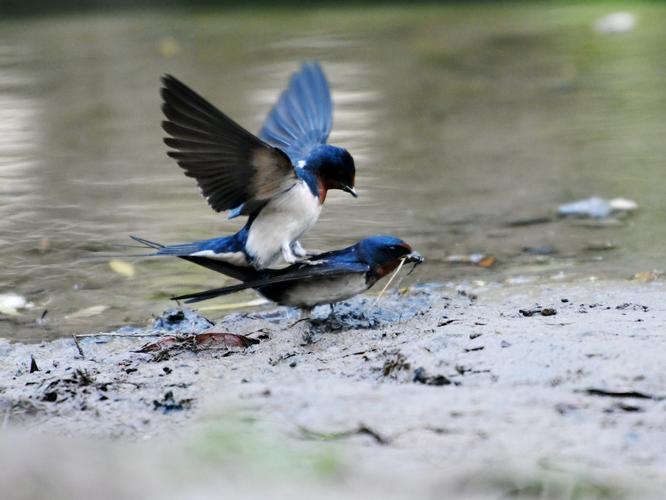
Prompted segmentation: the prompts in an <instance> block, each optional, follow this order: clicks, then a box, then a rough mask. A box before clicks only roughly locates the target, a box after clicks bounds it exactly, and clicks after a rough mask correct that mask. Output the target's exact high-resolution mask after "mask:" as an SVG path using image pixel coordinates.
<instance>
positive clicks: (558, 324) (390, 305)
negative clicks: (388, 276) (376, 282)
mask: <svg viewBox="0 0 666 500" xmlns="http://www.w3.org/2000/svg"><path fill="white" fill-rule="evenodd" d="M664 291H665V290H664V285H663V284H662V283H658V282H657V283H649V284H639V283H631V282H608V281H605V282H604V281H600V282H579V283H573V284H563V283H559V284H545V285H530V286H525V287H500V288H495V289H492V288H488V289H479V290H473V291H472V290H467V291H466V292H464V293H462V294H461V293H459V292H457V291H456V290H453V289H451V288H446V287H442V288H423V289H416V290H411V291H408V292H406V293H404V294H402V295H400V294H398V293H394V294H393V295H391V296H389V297H386V298H385V299H383V300H382V302H381V303H380V305H379V307H378V308H376V309H374V310H372V311H371V312H370V313H368V314H367V315H366V316H362V315H361V314H360V313H359V311H362V310H364V309H367V307H368V304H369V303H370V302H371V300H370V299H369V298H366V299H356V300H353V301H351V302H350V303H348V304H344V305H341V306H340V307H338V308H337V311H336V312H337V316H336V319H332V320H330V321H329V322H327V323H322V324H321V325H318V327H317V330H316V331H315V332H314V339H313V340H314V341H313V342H312V343H310V344H306V343H304V341H303V332H304V330H305V329H306V328H307V326H306V324H305V323H298V324H296V325H293V326H291V327H290V325H291V324H292V323H293V322H294V321H295V317H294V314H293V311H288V310H286V309H277V310H272V311H263V312H257V313H249V314H232V315H229V316H227V317H226V318H224V319H222V320H221V321H220V322H218V323H217V325H216V326H215V328H214V330H215V331H217V332H233V333H237V334H247V333H251V335H250V336H251V337H253V338H258V339H259V340H260V342H259V343H258V344H256V345H252V346H250V347H247V348H245V349H241V348H227V347H225V346H218V347H216V348H214V349H211V348H207V349H200V350H197V351H191V350H182V351H170V352H162V353H159V354H158V353H146V354H142V353H136V352H134V351H136V350H137V349H139V348H140V347H141V346H142V345H143V344H145V343H146V342H149V341H151V340H154V339H149V338H136V337H134V338H133V337H131V336H130V337H128V338H117V337H107V338H105V337H100V338H94V339H93V338H87V339H84V340H82V341H81V347H82V349H83V351H84V354H85V357H84V358H82V357H81V356H80V355H79V353H78V351H77V348H76V346H75V344H74V342H73V340H71V339H64V340H59V341H55V342H51V343H45V344H40V345H26V344H10V343H8V342H6V341H3V343H0V356H1V359H3V361H2V364H1V365H0V380H1V381H2V382H0V415H1V416H2V419H3V422H4V423H3V424H2V429H3V430H2V432H1V433H0V491H5V492H7V491H11V492H12V493H11V494H10V495H9V497H8V498H21V499H23V498H26V499H28V498H30V499H32V498H43V497H44V494H45V491H48V492H49V497H50V498H57V499H59V498H63V499H64V498H72V497H73V496H79V497H80V496H85V495H88V496H90V497H96V498H119V497H127V498H130V497H132V498H137V497H142V498H158V497H160V498H184V497H187V498H195V497H196V498H214V497H218V496H219V492H220V491H221V489H223V490H224V491H225V492H227V493H229V497H231V496H232V494H234V495H240V496H242V497H256V498H265V497H266V496H267V495H269V494H270V496H272V497H280V498H282V497H284V498H287V497H288V498H301V497H302V498H311V497H312V496H313V495H317V496H319V497H322V498H328V497H330V498H339V497H341V496H345V497H356V496H358V497H365V498H369V497H371V498H406V497H414V496H415V495H416V496H420V497H424V498H430V497H432V498H435V497H437V498H451V497H464V498H501V497H502V496H503V495H510V494H514V495H524V496H526V497H530V496H534V497H538V498H624V497H631V498H661V492H663V491H664V488H666V370H664V367H665V366H666V305H665V304H664V300H663V297H664ZM477 295H478V297H477ZM536 304H538V305H539V306H540V308H536V307H535V305H536ZM543 308H546V309H547V308H552V309H554V310H555V311H556V314H554V315H548V316H545V315H542V313H541V311H543ZM521 309H523V310H530V311H532V312H534V311H533V310H534V309H536V312H534V314H533V315H532V316H525V315H524V314H522V313H520V312H519V311H520V310H521ZM530 311H527V313H528V314H529V313H530ZM546 313H548V311H546ZM326 314H327V308H320V309H319V310H318V315H319V316H320V317H324V316H326ZM367 318H370V319H369V320H368V319H367ZM187 323H188V321H187V320H185V321H183V322H182V324H181V323H178V322H176V323H175V324H173V325H170V326H171V327H173V328H176V329H178V328H185V330H187V331H192V327H190V326H186V324H187ZM350 326H352V327H354V328H351V329H349V327H350ZM194 329H195V330H197V331H202V330H203V329H205V322H204V321H200V322H199V323H198V324H197V325H195V327H194ZM144 333H145V332H144ZM130 335H131V334H130ZM31 355H33V356H34V358H35V361H36V363H37V366H38V368H39V371H35V372H34V373H29V368H30V356H31ZM156 359H157V360H156ZM169 392H171V396H168V395H167V393H169ZM109 437H114V438H120V439H116V440H109V439H107V438H109ZM99 438H102V439H101V440H100V439H99ZM225 496H226V495H225ZM3 498H7V497H5V496H3Z"/></svg>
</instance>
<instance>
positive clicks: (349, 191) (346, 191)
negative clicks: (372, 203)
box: [342, 186, 358, 198]
mask: <svg viewBox="0 0 666 500" xmlns="http://www.w3.org/2000/svg"><path fill="white" fill-rule="evenodd" d="M342 190H343V191H344V192H345V193H349V194H350V195H352V196H353V197H354V198H358V195H357V194H356V191H355V190H354V188H353V187H349V186H342Z"/></svg>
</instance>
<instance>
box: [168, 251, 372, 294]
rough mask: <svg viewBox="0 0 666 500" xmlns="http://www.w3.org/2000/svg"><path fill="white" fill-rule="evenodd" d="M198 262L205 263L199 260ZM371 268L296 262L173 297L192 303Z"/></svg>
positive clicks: (355, 264)
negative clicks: (240, 280) (244, 279)
mask: <svg viewBox="0 0 666 500" xmlns="http://www.w3.org/2000/svg"><path fill="white" fill-rule="evenodd" d="M196 263H197V264H200V265H203V264H202V263H201V262H198V261H197V262H196ZM369 270H370V267H369V266H368V265H367V264H362V263H360V262H339V263H330V262H325V263H322V264H317V265H308V264H295V265H294V266H291V267H288V268H286V269H284V270H280V271H276V272H275V273H272V274H271V275H268V274H267V275H266V276H265V277H263V278H260V279H257V280H254V281H247V282H245V283H239V284H237V285H231V286H225V287H222V288H215V289H212V290H206V291H204V292H197V293H190V294H187V295H181V296H179V297H173V300H185V302H186V303H188V304H191V303H192V302H199V301H202V300H207V299H212V298H215V297H219V296H221V295H228V294H230V293H234V292H238V291H240V290H246V289H248V288H262V287H265V286H268V285H274V284H277V283H288V282H295V281H302V280H311V279H317V278H333V277H336V276H343V275H349V274H364V273H366V272H368V271H369ZM225 274H226V273H225Z"/></svg>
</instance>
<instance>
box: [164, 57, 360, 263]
mask: <svg viewBox="0 0 666 500" xmlns="http://www.w3.org/2000/svg"><path fill="white" fill-rule="evenodd" d="M162 83H163V88H162V98H163V101H164V102H163V104H162V110H163V112H164V115H165V116H166V118H167V120H166V121H164V122H163V123H162V127H163V128H164V130H165V131H166V132H167V133H168V134H169V135H170V137H168V138H165V139H164V142H165V144H166V145H167V146H169V147H170V148H172V149H173V151H169V152H168V155H169V156H170V157H171V158H174V159H175V160H176V161H177V162H178V165H180V167H182V168H183V170H185V175H187V176H188V177H193V178H194V179H196V181H197V184H198V185H199V188H200V189H201V193H202V195H203V196H204V197H205V198H206V200H207V201H208V204H209V205H210V206H211V207H212V208H213V210H215V211H217V212H222V211H225V210H231V214H230V215H229V218H234V217H237V216H239V215H246V216H248V221H247V223H246V224H245V226H244V227H243V228H242V229H241V230H240V231H238V232H237V233H236V234H233V235H231V236H226V237H220V238H212V239H208V240H201V241H195V242H193V243H186V244H181V245H170V246H165V247H162V248H160V249H159V250H158V252H157V255H175V256H179V257H183V256H193V257H207V258H210V259H217V260H220V261H223V262H228V263H230V264H233V265H237V266H252V267H254V268H255V269H264V268H267V267H269V266H271V265H274V264H275V263H277V262H278V261H279V258H280V256H281V257H282V258H283V259H284V261H286V262H287V263H289V264H293V263H294V262H296V261H297V260H298V259H300V258H304V257H306V256H307V252H306V251H305V250H304V249H303V247H302V246H301V245H300V243H299V242H298V239H299V238H300V237H301V236H302V235H303V234H304V233H305V232H306V231H307V230H309V229H310V228H311V227H312V226H313V225H314V224H315V222H316V221H317V219H318V218H319V213H320V212H321V207H322V204H323V203H324V200H325V199H326V192H327V191H328V190H329V189H341V190H343V191H346V192H348V193H350V194H351V195H353V196H354V197H356V191H354V177H355V173H356V170H355V165H354V159H353V158H352V156H351V155H350V154H349V152H348V151H347V150H346V149H343V148H339V147H336V146H331V145H328V144H326V140H327V138H328V136H329V133H330V132H331V127H332V124H333V109H332V108H333V106H332V101H331V94H330V90H329V87H328V83H327V81H326V77H325V76H324V73H323V71H322V69H321V67H320V66H319V64H318V63H316V62H311V63H305V64H303V66H302V67H301V69H300V71H299V72H298V73H295V74H294V75H293V76H292V77H291V80H290V82H289V87H288V88H287V90H286V91H284V92H283V93H282V95H281V96H280V98H279V99H278V102H277V103H276V104H275V106H274V107H273V109H272V110H271V112H270V113H269V114H268V117H267V119H266V122H265V124H264V126H263V128H262V130H261V132H260V133H259V137H257V136H255V135H253V134H251V133H250V132H248V131H247V130H245V129H244V128H242V127H241V126H240V125H238V124H237V123H235V122H234V121H233V120H231V119H230V118H229V117H227V116H226V115H225V114H224V113H222V112H221V111H220V110H218V109H217V108H216V107H215V106H213V105H212V104H210V103H209V102H208V101H206V100H205V99H204V98H202V97H201V96H199V95H198V94H197V93H195V92H194V91H193V90H192V89H190V88H189V87H187V86H186V85H185V84H183V83H182V82H180V81H179V80H177V79H176V78H174V77H173V76H170V75H167V76H165V77H164V78H163V79H162Z"/></svg>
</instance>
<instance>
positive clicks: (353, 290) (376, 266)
mask: <svg viewBox="0 0 666 500" xmlns="http://www.w3.org/2000/svg"><path fill="white" fill-rule="evenodd" d="M143 243H145V244H151V245H157V244H155V243H152V242H146V241H145V240H144V241H143ZM182 258H184V259H186V260H188V261H190V262H194V263H195V264H199V265H201V266H204V267H207V268H209V269H212V270H214V271H218V272H221V273H223V274H226V275H228V276H231V277H232V278H235V279H238V280H241V281H242V283H239V284H236V285H231V286H226V287H223V288H216V289H213V290H207V291H204V292H197V293H191V294H187V295H181V296H179V297H173V299H174V300H185V302H186V303H192V302H199V301H202V300H207V299H212V298H215V297H219V296H222V295H228V294H230V293H234V292H238V291H240V290H245V289H248V288H253V289H255V290H256V291H257V292H259V293H260V294H261V295H263V296H264V297H266V298H267V299H269V300H271V301H273V302H276V303H278V304H280V305H286V306H296V307H300V308H302V309H304V310H310V309H312V308H313V307H315V306H317V305H321V304H332V303H334V302H339V301H341V300H346V299H348V298H350V297H353V296H354V295H358V294H359V293H363V292H365V291H366V290H368V289H369V288H371V287H372V286H373V285H374V284H375V283H376V282H377V281H379V280H380V279H381V278H383V277H384V276H386V275H388V274H390V273H391V272H393V271H394V270H395V269H396V268H397V267H398V266H399V265H400V263H401V262H405V263H409V262H412V263H414V264H415V265H417V264H420V263H422V262H423V257H422V256H421V254H419V253H418V252H415V251H413V250H412V247H411V246H409V244H407V243H405V242H404V241H402V240H400V239H398V238H395V237H393V236H372V237H370V238H365V239H363V240H361V241H359V242H358V243H356V244H355V245H353V246H350V247H347V248H343V249H342V250H334V251H331V252H325V253H321V254H318V255H316V256H313V257H311V258H310V259H309V261H305V262H298V263H296V264H293V265H291V266H289V267H286V268H284V269H263V270H255V269H252V268H249V267H240V266H234V265H232V264H229V263H227V262H223V261H219V260H214V259H210V258H208V257H199V256H182Z"/></svg>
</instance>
